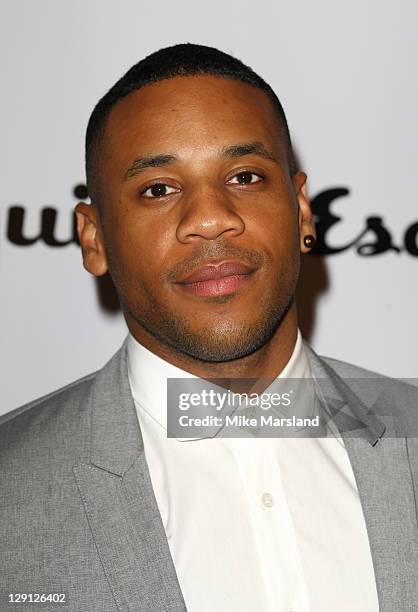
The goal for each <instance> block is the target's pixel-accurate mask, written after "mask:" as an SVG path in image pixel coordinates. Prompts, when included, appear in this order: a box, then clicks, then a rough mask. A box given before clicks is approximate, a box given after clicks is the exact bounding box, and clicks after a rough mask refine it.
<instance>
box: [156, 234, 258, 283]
mask: <svg viewBox="0 0 418 612" xmlns="http://www.w3.org/2000/svg"><path fill="white" fill-rule="evenodd" d="M222 259H236V260H239V261H241V262H243V263H244V264H247V265H248V266H250V267H253V268H256V269H257V268H260V267H261V266H262V265H263V263H264V262H265V261H266V257H265V255H264V254H263V253H260V251H253V250H251V249H245V248H242V247H237V246H236V245H233V244H231V243H229V242H226V241H222V242H214V243H206V244H203V245H202V246H199V248H198V249H196V250H195V251H194V252H193V253H192V254H191V256H190V257H189V258H188V259H185V260H183V261H179V262H178V263H177V264H175V265H174V266H173V267H172V268H170V269H169V270H167V271H166V272H165V273H164V274H163V276H164V279H165V280H166V281H169V282H171V283H175V282H176V281H177V280H179V279H181V278H184V276H186V275H188V274H191V273H192V272H194V271H195V270H196V269H198V268H200V267H201V266H204V265H207V264H209V263H211V262H212V261H216V260H218V261H219V260H222Z"/></svg>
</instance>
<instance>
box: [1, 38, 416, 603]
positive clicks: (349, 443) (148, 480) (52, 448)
mask: <svg viewBox="0 0 418 612" xmlns="http://www.w3.org/2000/svg"><path fill="white" fill-rule="evenodd" d="M86 163H87V181H88V189H89V193H90V196H91V205H87V204H84V203H80V204H79V205H78V206H77V210H76V212H77V222H78V231H79V237H80V242H81V247H82V252H83V261H84V266H85V268H86V269H87V270H88V271H89V272H90V273H92V274H94V275H96V276H100V275H103V274H105V273H106V272H107V271H109V272H110V275H111V277H112V279H113V281H114V284H115V286H116V289H117V292H118V295H119V299H120V302H121V305H122V309H123V313H124V316H125V319H126V322H127V325H128V328H129V336H128V339H127V341H126V342H125V343H124V345H123V347H122V348H121V350H120V351H119V352H118V353H117V354H116V355H115V356H114V357H113V358H112V359H111V361H110V362H109V363H108V364H107V365H106V366H105V367H104V368H103V369H102V370H101V371H99V372H97V373H94V374H91V375H89V376H87V377H86V378H84V379H82V380H80V381H77V382H75V383H73V384H71V385H69V386H68V387H66V388H64V389H62V390H59V391H57V392H55V393H52V394H51V395H49V396H47V397H46V398H43V399H41V400H38V401H36V402H34V403H33V404H30V405H28V406H25V407H23V408H20V409H18V410H17V411H15V412H13V413H10V414H8V415H6V416H5V418H4V422H3V424H2V426H1V428H0V432H1V434H0V435H1V466H2V468H1V473H2V479H3V482H2V502H1V503H2V504H3V509H2V510H3V512H2V517H3V522H2V529H1V550H2V582H3V601H2V605H3V607H4V609H7V605H10V606H13V605H14V604H12V603H10V602H11V601H12V600H13V595H12V596H11V595H10V594H11V593H12V594H13V593H16V594H19V593H44V594H46V595H48V594H51V593H52V594H54V593H63V594H65V599H66V602H67V606H68V608H67V609H70V610H77V611H81V610H82V611H84V610H89V611H90V610H97V611H104V610H106V611H110V610H135V611H138V610H140V611H146V612H150V611H162V610H185V609H187V610H189V611H192V612H196V611H197V612H209V611H210V612H220V611H222V612H224V611H231V612H238V611H239V612H250V611H251V612H255V611H257V612H264V611H273V610H280V611H283V612H291V611H292V612H305V611H308V610H311V611H318V612H327V611H331V610H332V611H333V612H335V611H337V610H338V611H348V610H353V611H356V612H359V611H366V610H367V611H370V612H371V611H374V610H379V609H380V610H382V611H385V612H387V611H393V612H394V611H395V610H396V612H399V611H401V610H405V611H406V610H416V609H418V587H417V581H416V570H417V566H418V539H417V524H416V504H415V490H416V487H417V484H418V461H417V458H418V454H417V453H418V451H417V446H416V441H415V439H413V438H405V431H404V430H405V428H406V427H407V418H408V415H407V413H406V405H407V401H408V402H409V403H410V402H411V399H410V395H409V394H411V391H410V390H409V388H407V387H406V385H401V384H398V385H397V387H396V389H397V392H396V393H397V394H396V402H395V403H391V402H390V401H389V400H387V399H386V400H385V398H383V399H382V397H380V398H379V402H378V403H377V404H378V407H379V408H382V403H385V401H386V404H390V406H389V408H390V410H389V414H388V411H387V410H386V409H385V410H382V411H379V415H377V414H376V413H375V411H374V409H373V405H374V404H376V399H377V397H378V396H379V395H381V393H380V390H379V381H381V379H380V378H378V377H377V375H372V374H371V373H368V372H365V371H363V370H359V369H358V368H355V367H354V366H350V365H348V364H343V363H341V362H338V361H335V360H330V359H326V360H323V359H321V358H319V357H318V356H317V355H316V354H315V353H314V352H313V351H312V349H310V348H309V346H308V345H306V344H304V343H303V342H302V340H301V337H300V333H299V332H298V327H297V316H296V307H295V303H294V294H295V289H296V284H297V280H298V274H299V267H300V254H301V253H307V252H309V250H310V249H311V248H312V246H313V244H314V236H315V227H314V223H313V219H312V214H311V210H310V206H309V202H308V199H307V195H306V175H305V174H304V173H303V172H297V171H296V169H295V164H294V159H293V154H292V147H291V142H290V136H289V132H288V128H287V124H286V119H285V115H284V112H283V109H282V107H281V105H280V102H279V101H278V99H277V97H276V95H275V94H274V93H273V91H272V90H271V88H270V87H269V86H268V85H267V84H266V83H265V82H264V81H263V80H262V79H261V78H260V77H258V76H257V75H256V74H255V73H254V72H253V71H252V70H251V69H250V68H248V67H246V66H244V65H243V64H242V63H241V62H240V61H238V60H236V59H234V58H232V57H231V56H229V55H226V54H224V53H221V52H220V51H217V50H216V49H212V48H208V47H201V46H196V45H177V46H175V47H171V48H168V49H163V50H161V51H159V52H157V53H155V54H153V55H151V56H149V57H148V58H146V59H145V60H143V61H141V62H139V63H138V64H137V65H136V66H134V67H133V68H132V69H131V70H130V71H129V72H128V73H127V74H126V75H125V76H124V77H122V79H121V80H120V81H118V83H116V84H115V85H114V86H113V88H112V89H111V90H110V91H109V92H108V93H107V94H106V95H105V96H104V97H103V98H102V100H101V101H100V102H99V103H98V105H97V106H96V108H95V110H94V111H93V114H92V116H91V118H90V122H89V126H88V130H87V139H86ZM188 376H189V377H190V376H194V377H198V378H200V379H202V380H208V379H217V380H219V379H224V380H225V379H226V380H227V381H230V383H231V386H233V385H234V384H235V382H236V381H240V380H242V379H244V380H246V379H256V381H261V380H270V381H274V380H275V379H277V380H286V378H290V377H292V378H294V379H309V380H312V379H315V380H318V381H319V380H321V379H323V380H326V381H327V384H328V385H329V386H328V387H327V391H326V395H327V397H323V398H322V399H323V400H324V404H323V405H324V406H325V408H324V409H325V410H330V413H331V414H332V416H333V417H334V423H335V425H336V427H337V435H335V436H333V437H324V438H322V437H321V438H319V437H309V438H297V439H296V438H294V439H292V438H283V437H282V438H275V437H270V438H263V439H252V438H245V437H244V438H237V439H235V438H230V439H229V438H228V439H227V438H223V437H222V436H218V435H215V436H212V437H206V438H205V437H204V436H202V437H201V438H199V437H198V438H197V439H194V440H189V441H187V440H182V439H179V438H172V437H167V414H166V401H167V398H166V395H165V388H166V383H167V380H168V379H171V378H184V377H188ZM344 378H345V379H350V381H348V380H347V381H344V380H343V379H344ZM368 378H372V382H373V384H372V385H371V386H370V385H368V386H367V389H366V391H364V389H363V387H362V386H361V385H359V384H356V383H355V381H354V382H353V381H351V379H363V380H367V379H368ZM234 381H235V382H234ZM224 386H225V388H227V387H228V385H227V384H224ZM317 389H318V394H319V395H321V393H322V392H321V386H320V384H319V385H318V387H317ZM362 389H363V391H362ZM327 403H328V404H329V405H328V407H327ZM336 407H337V408H336ZM386 408H387V406H386ZM380 412H382V414H380ZM394 417H395V418H394ZM394 421H396V423H401V424H402V427H401V428H399V426H397V427H395V426H394ZM28 601H29V600H28V599H27V597H26V603H25V604H24V605H26V606H28V607H30V606H31V605H33V606H34V605H35V603H33V604H31V603H29V604H28V603H27V602H28ZM7 602H8V603H7ZM36 605H38V607H41V609H42V606H43V607H44V608H45V607H46V608H47V609H49V608H48V606H50V609H53V604H52V603H49V602H48V601H46V602H44V603H42V604H41V603H37V604H36ZM2 609H3V608H2Z"/></svg>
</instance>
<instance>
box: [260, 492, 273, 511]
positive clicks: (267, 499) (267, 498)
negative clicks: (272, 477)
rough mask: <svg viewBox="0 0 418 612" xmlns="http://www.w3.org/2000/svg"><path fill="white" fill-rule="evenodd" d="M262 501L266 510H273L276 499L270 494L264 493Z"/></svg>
mask: <svg viewBox="0 0 418 612" xmlns="http://www.w3.org/2000/svg"><path fill="white" fill-rule="evenodd" d="M261 501H262V502H263V506H264V507H265V508H272V507H273V506H274V497H273V495H271V494H270V493H263V495H262V496H261Z"/></svg>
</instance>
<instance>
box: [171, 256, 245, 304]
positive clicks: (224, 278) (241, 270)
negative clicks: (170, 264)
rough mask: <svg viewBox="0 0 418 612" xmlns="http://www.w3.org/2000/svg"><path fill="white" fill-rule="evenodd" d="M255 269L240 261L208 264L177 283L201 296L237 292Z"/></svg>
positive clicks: (185, 289)
mask: <svg viewBox="0 0 418 612" xmlns="http://www.w3.org/2000/svg"><path fill="white" fill-rule="evenodd" d="M254 271H255V269H254V268H251V267H250V266H248V265H247V264H244V263H243V262H240V261H224V262H221V263H219V264H208V265H206V266H202V267H201V268H198V269H197V270H195V271H194V272H193V273H192V274H190V275H189V276H186V277H185V278H183V279H182V280H181V281H178V282H177V285H178V286H179V287H180V288H181V289H183V290H184V291H186V292H188V293H191V294H193V295H197V296H201V297H212V296H224V295H230V294H232V293H235V292H236V291H237V290H238V289H239V288H240V287H241V286H242V285H243V284H244V283H246V282H247V281H248V279H249V278H250V276H251V274H252V273H253V272H254Z"/></svg>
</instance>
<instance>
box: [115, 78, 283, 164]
mask: <svg viewBox="0 0 418 612" xmlns="http://www.w3.org/2000/svg"><path fill="white" fill-rule="evenodd" d="M254 140H257V141H261V142H263V143H265V144H266V145H267V146H270V147H271V148H275V149H276V150H277V151H276V152H277V153H278V154H282V153H283V152H284V149H285V144H284V141H285V137H284V130H283V127H282V125H281V123H280V121H279V119H278V117H277V114H276V111H275V109H274V107H273V103H272V101H271V100H270V98H269V97H268V96H267V94H265V93H264V92H263V91H262V90H260V89H258V88H256V87H255V86H253V85H250V84H248V83H243V82H241V81H237V80H233V79H228V78H223V77H217V76H212V75H198V76H185V77H173V78H170V79H165V80H161V81H158V82H156V83H152V84H148V85H145V86H144V87H142V88H140V89H139V90H137V91H134V92H132V93H131V94H129V95H128V96H126V98H123V99H122V100H121V101H120V102H118V103H117V104H116V105H115V107H114V108H113V109H112V111H111V112H110V114H109V117H108V119H107V123H106V128H105V134H104V145H105V148H106V149H107V153H108V155H111V156H112V157H113V156H114V155H117V156H118V157H119V159H120V161H121V163H123V162H128V161H129V158H130V157H131V156H132V155H136V154H138V152H147V153H156V152H157V153H158V152H166V151H168V150H173V151H177V152H180V153H181V151H182V150H183V152H184V154H185V155H186V154H187V151H189V153H190V152H192V151H196V150H197V149H199V150H202V149H208V150H209V149H211V148H212V147H217V148H219V147H220V146H225V145H228V144H233V143H236V142H249V141H254Z"/></svg>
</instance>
